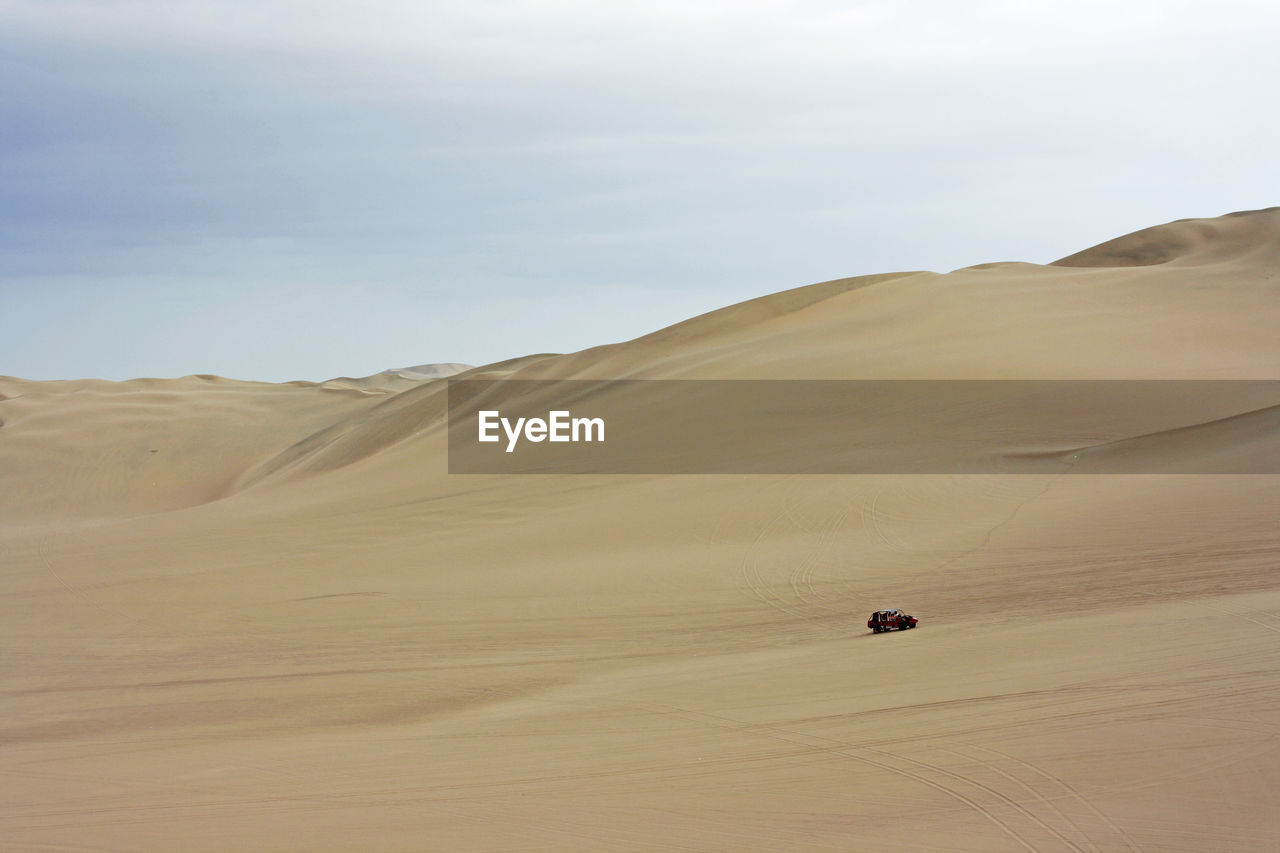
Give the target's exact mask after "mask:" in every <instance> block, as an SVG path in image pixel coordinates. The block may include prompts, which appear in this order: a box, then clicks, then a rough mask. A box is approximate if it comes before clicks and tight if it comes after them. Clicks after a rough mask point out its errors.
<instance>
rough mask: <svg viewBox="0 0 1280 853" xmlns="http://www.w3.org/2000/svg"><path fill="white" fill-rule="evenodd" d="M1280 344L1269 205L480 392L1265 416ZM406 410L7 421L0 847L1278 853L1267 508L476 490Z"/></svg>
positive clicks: (928, 277)
mask: <svg viewBox="0 0 1280 853" xmlns="http://www.w3.org/2000/svg"><path fill="white" fill-rule="evenodd" d="M1277 329H1280V209H1277V208H1272V209H1269V210H1264V211H1255V212H1249V213H1242V214H1233V215H1230V216H1225V217H1220V218H1216V219H1204V220H1185V221H1179V222H1175V223H1169V224H1166V225H1162V226H1157V227H1155V228H1151V229H1147V230H1145V231H1141V232H1137V233H1135V234H1131V235H1127V236H1125V237H1121V238H1119V239H1117V240H1114V241H1111V242H1110V243H1104V244H1102V245H1101V246H1098V247H1095V248H1093V249H1089V250H1086V251H1084V252H1081V253H1079V254H1076V255H1072V256H1070V257H1068V258H1064V259H1063V260H1061V261H1059V262H1057V263H1054V264H1049V265H1035V264H1027V263H994V264H983V265H980V266H977V267H971V268H966V269H961V270H956V271H954V272H951V273H947V274H939V273H930V272H905V273H894V274H887V275H879V276H868V277H861V278H854V279H840V280H835V281H832V282H827V283H824V284H818V285H813V286H810V287H802V288H798V289H794V290H789V291H785V292H781V293H778V294H775V295H772V296H767V297H764V298H761V299H756V300H753V301H750V302H746V303H743V304H740V305H736V306H731V307H728V308H725V309H723V310H720V311H716V312H712V313H710V314H707V315H704V316H701V317H697V318H693V319H690V320H688V321H687V322H684V323H681V324H679V325H676V326H673V327H671V328H668V329H664V330H661V331H658V332H655V333H653V334H651V335H648V336H646V337H643V338H640V339H637V340H634V341H629V342H626V343H620V344H616V345H610V346H605V347H599V348H596V349H592V350H587V351H584V352H579V353H573V354H568V355H531V356H528V357H525V358H520V359H514V360H512V361H510V362H504V363H501V364H496V365H487V366H483V367H479V368H475V369H472V370H468V371H466V372H465V373H463V374H461V375H464V376H476V377H486V376H487V377H494V378H501V377H518V378H575V379H611V378H650V379H654V378H679V379H1276V378H1280V335H1277V334H1276V330H1277ZM409 372H410V373H412V372H413V371H412V370H410V371H409ZM378 377H380V378H378ZM378 377H366V379H365V380H352V379H347V380H335V381H332V382H329V383H320V384H316V383H305V382H298V383H288V384H280V385H276V384H266V383H253V382H243V381H234V380H229V379H222V378H218V377H213V376H189V377H183V378H181V379H138V380H133V381H130V382H119V383H113V382H105V381H100V380H72V381H65V382H31V381H25V380H21V379H9V378H5V379H2V380H0V483H2V484H3V488H2V489H0V579H2V580H0V583H2V584H3V585H2V586H0V636H2V637H3V649H4V651H3V669H2V671H0V676H2V679H0V691H2V692H0V696H2V701H3V709H4V713H3V715H2V717H0V738H2V746H0V774H2V778H3V788H2V790H3V795H2V796H0V849H4V850H22V851H42V850H48V851H88V850H93V851H102V850H113V851H115V850H120V851H124V850H192V851H230V850H335V851H336V850H384V851H397V850H403V851H411V850H412V851H420V850H448V851H513V850H530V851H532V850H544V851H565V850H665V849H674V850H786V851H819V850H824V851H835V850H840V851H844V850H882V849H892V850H895V851H913V850H918V851H926V850H927V851H939V850H947V851H1041V853H1050V851H1075V853H1085V851H1131V853H1139V851H1145V853H1154V851H1195V853H1205V851H1227V850H1230V851H1243V850H1248V851H1262V850H1276V849H1280V752H1278V751H1277V749H1278V748H1280V523H1278V521H1280V477H1278V476H1276V475H1266V474H1251V473H1236V474H1226V475H1173V474H1159V473H1149V474H1132V475H1118V474H1104V475H1074V476H1061V475H1054V474H1006V475H990V476H988V475H960V476H943V475H910V476H906V475H876V476H870V475H868V476H852V475H851V476H822V475H804V476H799V475H768V476H765V475H725V476H658V475H651V476H646V475H630V476H604V475H599V476H594V475H580V476H573V475H545V476H539V475H525V476H503V475H486V476H462V475H449V474H448V473H447V458H446V443H445V435H444V433H445V430H444V388H445V385H446V383H445V381H444V380H443V379H441V378H438V377H433V376H429V375H426V376H416V375H405V374H404V373H396V372H395V371H388V372H387V373H385V374H379V375H378ZM1250 423H1251V424H1253V425H1252V426H1247V429H1248V430H1252V432H1249V434H1248V436H1247V441H1246V442H1245V443H1244V444H1243V445H1241V446H1243V447H1244V448H1245V451H1240V450H1239V448H1238V447H1236V445H1235V442H1238V441H1240V435H1239V434H1238V431H1237V432H1231V433H1227V434H1224V433H1221V432H1216V431H1207V432H1196V431H1192V432H1189V433H1186V434H1183V435H1182V437H1181V438H1180V439H1179V440H1178V441H1176V442H1171V443H1165V444H1159V445H1157V446H1155V447H1154V449H1152V450H1151V452H1152V453H1168V454H1173V453H1188V452H1190V453H1205V454H1214V453H1221V452H1228V451H1231V452H1236V453H1237V455H1238V454H1239V453H1240V452H1246V451H1247V453H1248V454H1253V456H1252V457H1249V458H1256V459H1257V460H1258V462H1259V465H1260V466H1261V465H1262V462H1263V460H1264V459H1267V458H1271V459H1274V454H1276V453H1280V436H1277V435H1276V433H1275V430H1274V428H1273V427H1274V419H1271V420H1267V419H1265V418H1264V419H1262V420H1259V421H1257V422H1250ZM1223 442H1231V443H1232V446H1231V447H1225V448H1224V447H1222V446H1219V445H1220V444H1221V443H1223ZM1268 455H1270V456H1268ZM1244 470H1247V468H1246V469H1244ZM882 607H902V608H904V609H906V610H908V611H909V612H911V613H913V614H914V615H916V616H918V617H919V618H920V620H921V624H920V627H919V628H918V629H917V630H914V631H907V632H895V633H890V634H884V635H872V634H871V633H870V632H869V631H868V630H867V628H866V627H865V620H866V618H867V614H868V613H869V612H870V611H872V610H875V609H877V608H882Z"/></svg>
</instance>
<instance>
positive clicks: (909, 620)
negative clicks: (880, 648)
mask: <svg viewBox="0 0 1280 853" xmlns="http://www.w3.org/2000/svg"><path fill="white" fill-rule="evenodd" d="M919 621H920V620H919V619H917V618H916V617H914V616H908V615H907V614H906V613H903V612H902V611H901V610H877V611H876V612H875V613H872V614H871V618H870V619H868V620H867V627H868V628H870V629H871V630H872V631H875V632H876V633H877V634H879V633H880V632H881V631H892V630H893V629H894V628H897V629H898V630H899V631H905V630H907V629H908V628H914V627H915V626H916V623H917V622H919Z"/></svg>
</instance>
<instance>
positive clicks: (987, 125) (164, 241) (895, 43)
mask: <svg viewBox="0 0 1280 853" xmlns="http://www.w3.org/2000/svg"><path fill="white" fill-rule="evenodd" d="M1273 5H1274V4H1270V3H1267V2H1235V3H1232V2H1227V3H1214V4H1212V5H1210V4H1206V3H1188V2H1158V0H1157V1H1156V2H1135V3H1118V4H1117V3H1101V2H1079V0H1077V2H1071V3H1067V2H1037V0H1021V1H1020V2H1016V3H1014V2H989V3H957V2H936V0H935V1H934V2H900V3H856V2H855V3H835V2H783V1H782V0H777V2H751V0H739V1H738V2H719V0H717V1H716V2H697V0H692V2H665V0H661V2H654V0H646V2H632V0H614V2H608V3H602V2H583V0H558V2H551V0H539V2H534V0H527V2H518V0H504V2H468V3H463V2H452V1H451V2H420V1H417V0H415V2H385V0H383V2H362V3H340V2H338V3H325V4H318V3H314V2H302V0H289V2H269V1H268V2H247V1H246V0H168V2H152V0H85V1H84V2H68V1H66V0H0V374H10V375H18V376H24V377H29V378H35V379H54V378H73V377H85V376H97V377H103V378H109V379H125V378H129V377H133V376H177V375H182V374H187V373H217V374H222V375H227V376H233V377H236V378H244V379H265V380H276V381H282V380H289V379H314V380H319V379H325V378H328V377H332V376H337V375H363V374H368V373H373V372H376V371H378V370H382V369H384V368H388V367H394V366H404V365H410V364H417V363H422V362H432V361H465V362H472V363H484V362H488V361H495V360H498V359H503V358H508V357H512V356H517V355H522V354H526V353H530V352H541V351H571V350H575V349H580V348H583V347H587V346H592V345H595V344H602V343H610V342H614V341H618V340H624V339H627V338H630V337H634V336H636V335H640V334H643V333H645V332H648V331H651V330H653V329H655V328H658V327H661V326H663V325H667V324H669V323H672V322H676V321H679V320H681V319H684V318H686V317H688V316H690V315H693V314H696V313H700V312H702V311H706V310H710V309H713V308H716V307H719V306H722V305H725V304H729V303H732V302H736V301H740V300H743V299H748V298H751V297H754V296H758V295H760V294H763V293H768V292H773V291H777V290H782V289H785V288H788V287H795V286H798V285H802V284H808V283H812V282H816V281H821V280H825V279H830V278H838V277H841V276H846V275H857V274H863V273H875V272H887V271H891V270H899V269H920V268H927V269H937V270H947V269H953V268H956V267H960V266H965V265H969V264H974V263H981V262H985V261H998V260H1026V261H1033V262H1046V261H1049V260H1053V259H1054V258H1057V257H1060V256H1062V255H1066V254H1069V253H1071V252H1074V251H1076V250H1078V249H1081V248H1084V247H1086V246H1088V245H1091V244H1093V243H1097V242H1100V241H1102V240H1105V239H1109V238H1111V237H1114V236H1118V235H1120V234H1122V233H1125V232H1127V231H1132V230H1135V229H1137V228H1142V227H1145V226H1148V225H1154V224H1158V223H1160V222H1164V221H1168V220H1171V219H1177V218H1182V217H1189V216H1215V215H1219V214H1222V213H1227V212H1230V211H1233V210H1241V209H1252V208H1258V207H1265V206H1268V205H1273V204H1276V203H1277V195H1278V193H1277V190H1278V189H1280V166H1277V161H1276V158H1275V156H1274V152H1275V151H1276V150H1280V119H1278V118H1277V114H1276V110H1275V109H1274V106H1273V102H1274V101H1275V98H1276V81H1277V80H1280V61H1278V59H1277V55H1278V52H1277V51H1276V50H1275V48H1274V45H1275V41H1276V38H1277V34H1278V33H1280V15H1278V14H1277V12H1275V11H1273Z"/></svg>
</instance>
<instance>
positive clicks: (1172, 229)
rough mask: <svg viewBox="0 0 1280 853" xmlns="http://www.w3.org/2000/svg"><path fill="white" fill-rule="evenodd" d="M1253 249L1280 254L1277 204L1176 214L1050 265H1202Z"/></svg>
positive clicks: (1253, 250) (1278, 208) (1268, 254)
mask: <svg viewBox="0 0 1280 853" xmlns="http://www.w3.org/2000/svg"><path fill="white" fill-rule="evenodd" d="M1251 252H1265V253H1267V256H1268V258H1269V259H1271V260H1272V261H1274V259H1275V257H1276V255H1277V253H1280V207H1268V208H1265V209H1263V210H1248V211H1241V212H1239V213H1229V214H1227V215H1226V216H1220V217H1217V218H1216V219H1179V220H1178V221H1177V222H1170V223H1167V224H1165V225H1156V226H1154V227H1152V228H1144V229H1142V230H1141V231H1135V232H1133V233H1132V234H1126V235H1124V236H1123V237H1117V238H1116V239H1114V240H1108V241H1107V242H1105V243H1100V244H1098V245H1097V246H1093V247H1091V248H1088V249H1085V250H1084V251H1082V252H1076V253H1075V254H1073V255H1068V256H1067V257H1065V258H1060V259H1058V260H1056V261H1054V262H1053V266H1060V267H1141V266H1155V265H1158V264H1168V263H1173V262H1175V261H1176V262H1179V263H1184V264H1206V263H1215V262H1220V261H1222V260H1224V259H1229V258H1234V257H1239V256H1241V255H1245V254H1248V253H1251Z"/></svg>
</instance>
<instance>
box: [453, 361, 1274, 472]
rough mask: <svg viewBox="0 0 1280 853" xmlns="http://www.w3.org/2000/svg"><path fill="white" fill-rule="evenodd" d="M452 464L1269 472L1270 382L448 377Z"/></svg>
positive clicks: (530, 468)
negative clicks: (495, 378) (499, 378)
mask: <svg viewBox="0 0 1280 853" xmlns="http://www.w3.org/2000/svg"><path fill="white" fill-rule="evenodd" d="M449 472H450V473H451V474H988V473H1008V474H1024V473H1025V474H1038V473H1077V474H1246V473H1247V474H1276V473H1280V380H1213V381H1200V380H1168V381H1166V380H1101V381H1097V380H1034V381H1033V380H1008V381H1000V380H972V381H952V380H739V381H729V380H488V379H451V380H449Z"/></svg>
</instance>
